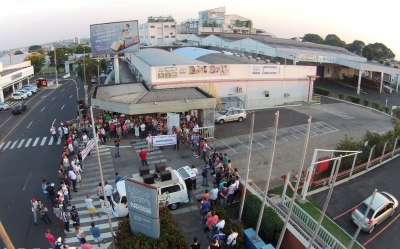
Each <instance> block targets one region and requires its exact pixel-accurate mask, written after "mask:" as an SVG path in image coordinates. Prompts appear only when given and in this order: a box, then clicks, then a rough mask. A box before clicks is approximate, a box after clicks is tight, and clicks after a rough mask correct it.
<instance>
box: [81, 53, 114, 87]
mask: <svg viewBox="0 0 400 249" xmlns="http://www.w3.org/2000/svg"><path fill="white" fill-rule="evenodd" d="M102 61H104V63H103V62H102ZM99 63H100V65H99V71H101V70H105V69H107V64H106V62H105V60H101V61H100V62H99ZM99 63H98V62H97V60H96V59H93V58H90V55H89V54H87V55H85V56H82V57H81V58H80V59H79V62H78V68H77V71H76V72H77V75H78V77H79V78H80V79H81V80H82V81H83V82H84V83H86V84H87V85H88V88H89V89H91V87H92V77H93V76H96V77H97V72H98V71H97V65H98V64H99ZM84 69H85V71H83V70H84ZM85 76H86V77H85Z"/></svg>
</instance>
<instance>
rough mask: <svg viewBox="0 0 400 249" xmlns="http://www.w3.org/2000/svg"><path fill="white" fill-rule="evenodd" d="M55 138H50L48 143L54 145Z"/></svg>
mask: <svg viewBox="0 0 400 249" xmlns="http://www.w3.org/2000/svg"><path fill="white" fill-rule="evenodd" d="M53 140H54V138H53V137H51V138H50V140H49V143H48V144H47V145H52V144H53Z"/></svg>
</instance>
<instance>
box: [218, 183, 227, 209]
mask: <svg viewBox="0 0 400 249" xmlns="http://www.w3.org/2000/svg"><path fill="white" fill-rule="evenodd" d="M220 195H221V206H223V207H224V208H226V204H227V202H228V197H229V189H228V188H227V187H226V183H223V187H222V188H221V190H220Z"/></svg>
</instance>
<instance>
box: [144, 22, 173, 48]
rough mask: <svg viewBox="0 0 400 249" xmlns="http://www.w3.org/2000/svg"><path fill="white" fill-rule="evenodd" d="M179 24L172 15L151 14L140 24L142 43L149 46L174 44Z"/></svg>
mask: <svg viewBox="0 0 400 249" xmlns="http://www.w3.org/2000/svg"><path fill="white" fill-rule="evenodd" d="M176 34H177V25H176V21H175V19H174V18H172V16H157V17H153V16H150V17H148V18H147V23H143V24H140V25H139V38H140V43H141V44H146V45H147V46H164V45H172V44H173V43H174V42H175V41H176Z"/></svg>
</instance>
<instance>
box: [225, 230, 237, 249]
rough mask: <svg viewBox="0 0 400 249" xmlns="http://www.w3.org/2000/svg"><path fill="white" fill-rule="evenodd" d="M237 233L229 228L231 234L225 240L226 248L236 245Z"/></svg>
mask: <svg viewBox="0 0 400 249" xmlns="http://www.w3.org/2000/svg"><path fill="white" fill-rule="evenodd" d="M238 235H239V234H238V233H237V232H236V231H235V230H233V229H231V234H230V235H229V236H228V239H227V240H226V245H227V248H233V246H235V245H236V238H237V237H238Z"/></svg>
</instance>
